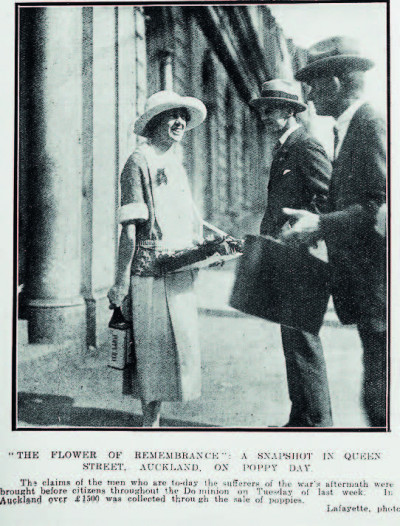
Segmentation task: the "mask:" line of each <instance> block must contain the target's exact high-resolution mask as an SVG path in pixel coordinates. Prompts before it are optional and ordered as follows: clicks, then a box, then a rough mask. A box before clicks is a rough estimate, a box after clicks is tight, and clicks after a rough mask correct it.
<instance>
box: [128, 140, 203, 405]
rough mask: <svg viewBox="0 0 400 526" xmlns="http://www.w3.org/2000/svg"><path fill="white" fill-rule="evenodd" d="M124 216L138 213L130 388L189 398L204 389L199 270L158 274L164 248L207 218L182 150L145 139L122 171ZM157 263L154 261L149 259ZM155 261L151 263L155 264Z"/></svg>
mask: <svg viewBox="0 0 400 526" xmlns="http://www.w3.org/2000/svg"><path fill="white" fill-rule="evenodd" d="M119 214H120V221H121V222H124V221H135V223H136V244H137V248H136V252H135V256H134V260H133V263H132V275H131V292H130V296H131V313H132V324H133V335H134V346H135V354H136V367H135V368H134V369H133V370H128V371H126V373H125V382H124V384H125V385H124V387H125V389H124V392H126V393H127V392H129V393H131V394H133V395H134V396H137V397H139V398H141V399H143V400H144V401H145V402H146V403H148V402H151V401H153V400H164V401H189V400H193V399H195V398H198V397H199V396H200V394H201V381H200V376H201V375H200V369H201V364H200V350H199V343H198V323H197V303H196V296H195V292H194V279H195V275H194V273H192V272H180V273H175V274H165V275H162V276H158V277H157V276H156V275H152V271H151V262H152V261H154V258H155V255H156V254H157V252H159V251H163V252H165V251H171V252H172V251H174V250H179V249H182V248H186V247H188V246H191V245H193V243H194V242H195V241H197V240H198V239H199V235H200V221H199V218H198V215H197V213H196V209H195V207H194V204H193V200H192V196H191V192H190V188H189V184H188V180H187V176H186V173H185V170H184V168H183V165H182V163H181V161H180V158H179V156H178V154H177V152H176V150H175V147H173V148H171V149H170V150H169V151H168V152H167V153H166V154H163V155H159V154H157V153H156V152H155V150H154V148H153V147H152V146H151V145H149V144H144V145H141V146H140V147H139V148H138V149H137V150H136V151H135V152H134V153H133V154H132V155H131V156H130V158H129V159H128V161H127V163H126V165H125V167H124V170H123V172H122V174H121V208H120V210H119ZM149 263H150V264H149ZM149 269H150V270H149Z"/></svg>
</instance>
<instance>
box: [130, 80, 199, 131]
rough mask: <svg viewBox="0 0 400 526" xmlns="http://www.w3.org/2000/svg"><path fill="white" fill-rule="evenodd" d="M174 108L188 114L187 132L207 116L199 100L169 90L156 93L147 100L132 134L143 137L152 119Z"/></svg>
mask: <svg viewBox="0 0 400 526" xmlns="http://www.w3.org/2000/svg"><path fill="white" fill-rule="evenodd" d="M175 108H185V109H186V110H187V111H188V112H189V114H190V121H189V122H188V123H187V126H186V129H187V130H191V129H193V128H195V127H196V126H198V125H199V124H201V123H202V122H203V121H204V119H205V118H206V115H207V109H206V107H205V106H204V104H203V103H202V102H201V100H199V99H195V98H194V97H181V96H180V95H178V94H177V93H175V92H174V91H169V90H164V91H158V92H157V93H154V95H151V97H149V98H148V99H147V101H146V105H145V108H144V112H143V114H142V115H141V116H140V117H139V118H138V119H137V120H136V122H135V126H134V132H135V133H136V134H137V135H143V136H145V135H144V134H145V133H146V130H145V129H146V126H147V124H148V123H149V122H150V121H151V119H152V118H153V117H155V116H156V115H159V114H160V113H163V112H164V111H168V110H173V109H175Z"/></svg>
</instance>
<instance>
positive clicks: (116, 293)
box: [107, 282, 129, 309]
mask: <svg viewBox="0 0 400 526" xmlns="http://www.w3.org/2000/svg"><path fill="white" fill-rule="evenodd" d="M128 293H129V282H128V283H122V284H120V283H118V284H117V283H116V284H115V285H113V286H112V287H111V289H110V290H109V291H108V294H107V297H108V299H109V301H110V308H111V309H114V308H115V307H121V305H122V302H123V301H124V299H125V298H126V296H127V295H128Z"/></svg>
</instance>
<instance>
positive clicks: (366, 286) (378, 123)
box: [285, 37, 387, 427]
mask: <svg viewBox="0 0 400 526" xmlns="http://www.w3.org/2000/svg"><path fill="white" fill-rule="evenodd" d="M372 66H373V62H372V61H371V60H369V59H368V58H366V57H363V56H362V55H361V53H360V50H359V48H358V46H357V43H356V42H355V41H354V40H353V39H350V38H344V37H334V38H330V39H327V40H324V41H322V42H319V43H318V44H316V45H315V46H313V47H312V48H311V49H310V50H309V60H308V63H307V65H306V66H305V67H304V68H303V69H301V70H300V71H298V73H297V75H296V78H297V79H298V80H301V81H304V82H307V84H309V85H310V86H311V92H310V95H309V97H310V99H311V100H312V101H313V102H314V105H315V108H316V111H317V113H318V114H319V115H329V116H332V117H333V118H334V119H335V120H336V124H335V126H334V162H333V173H332V180H331V186H330V192H329V197H328V209H327V210H328V211H327V212H326V213H323V214H321V215H318V214H315V213H310V212H309V211H306V210H293V208H295V207H290V208H291V209H290V210H285V213H286V214H287V216H289V217H291V218H292V220H293V219H296V220H297V221H296V223H295V224H294V225H293V227H292V229H291V231H290V232H287V233H286V236H285V237H286V239H287V240H293V241H297V242H305V243H312V242H314V241H315V240H317V239H324V240H325V241H326V244H327V246H328V253H329V260H330V263H331V267H332V289H333V299H334V303H335V308H336V311H337V314H338V316H339V319H340V320H341V321H342V323H345V324H357V328H358V332H359V335H360V338H361V341H362V345H363V349H364V355H363V362H364V380H363V389H362V397H363V404H364V408H365V411H366V414H367V417H368V420H369V423H370V425H371V426H373V427H385V426H386V422H387V420H386V393H387V385H386V384H387V371H386V368H387V365H386V361H387V360H386V355H387V352H386V243H385V240H384V236H385V229H384V228H382V225H381V226H380V227H379V224H381V223H382V222H383V221H384V217H385V215H386V214H385V207H384V203H385V198H386V134H385V122H384V120H383V119H382V118H381V117H379V116H378V115H377V114H376V112H375V110H374V109H373V108H372V107H371V106H370V105H369V104H368V103H367V102H365V100H364V99H363V85H364V72H365V71H367V70H369V69H370V68H372ZM296 208H299V207H296ZM382 218H383V219H382Z"/></svg>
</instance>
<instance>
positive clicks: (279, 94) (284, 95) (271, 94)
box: [261, 90, 299, 101]
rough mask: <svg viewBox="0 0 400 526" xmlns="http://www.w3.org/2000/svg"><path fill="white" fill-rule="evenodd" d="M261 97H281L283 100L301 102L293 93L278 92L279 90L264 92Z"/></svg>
mask: <svg viewBox="0 0 400 526" xmlns="http://www.w3.org/2000/svg"><path fill="white" fill-rule="evenodd" d="M261 97H270V98H274V97H275V98H276V97H279V98H281V99H290V100H295V101H298V100H299V97H298V96H297V95H292V94H291V93H286V92H285V91H278V90H262V91H261Z"/></svg>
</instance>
